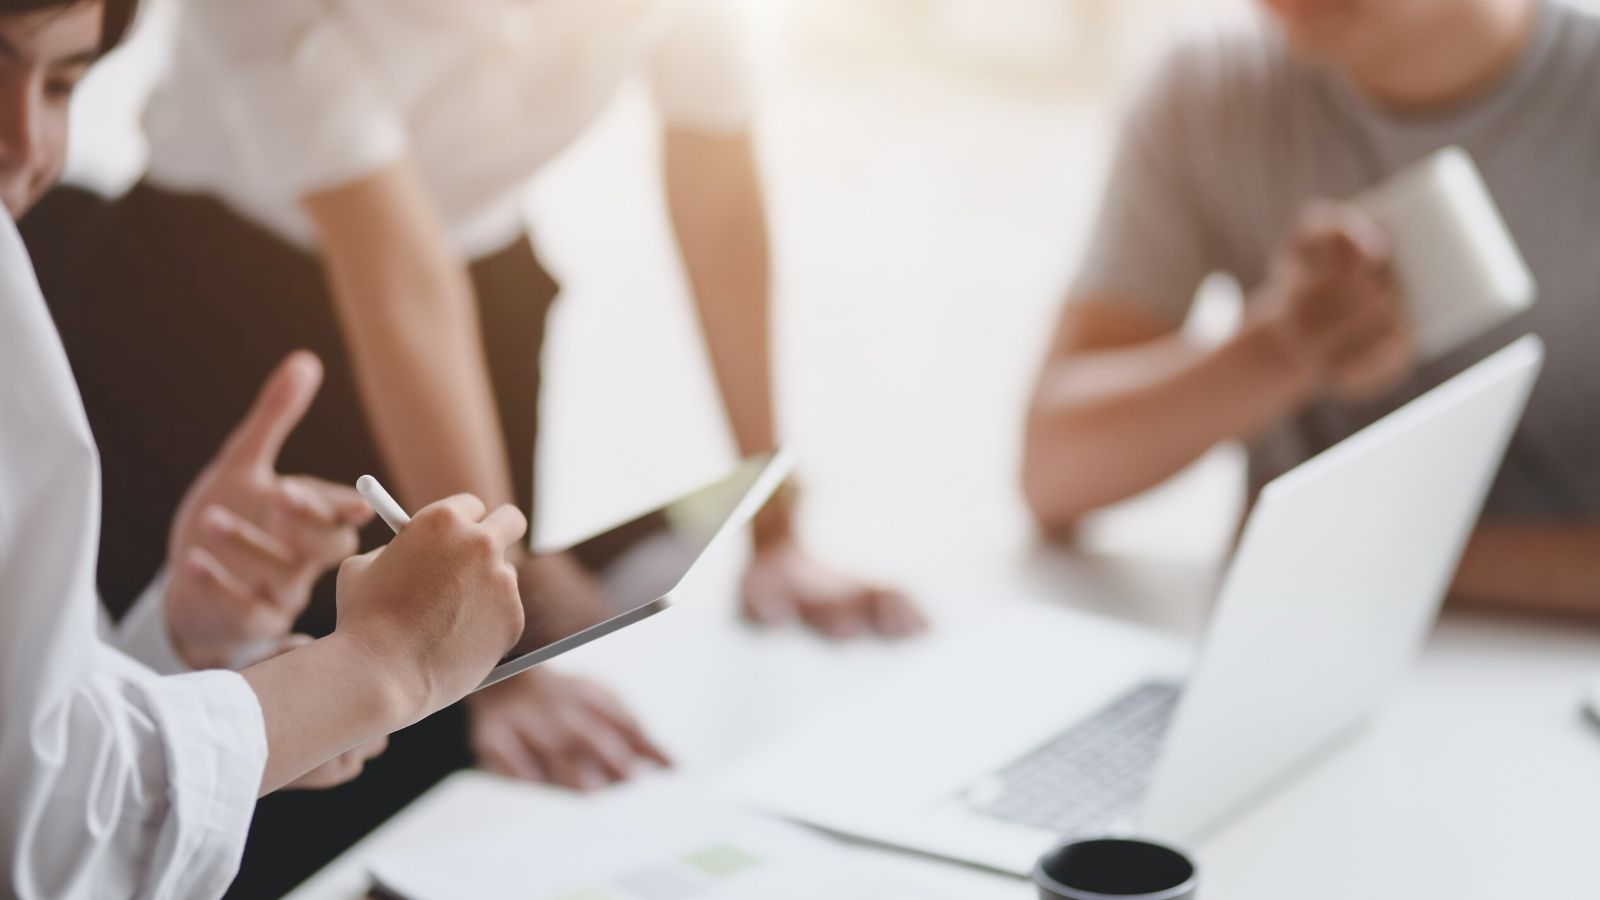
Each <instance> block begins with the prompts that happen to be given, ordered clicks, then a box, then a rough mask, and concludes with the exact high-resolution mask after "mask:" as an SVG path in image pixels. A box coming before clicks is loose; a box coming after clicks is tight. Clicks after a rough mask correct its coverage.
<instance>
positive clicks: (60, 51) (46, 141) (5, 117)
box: [0, 0, 104, 219]
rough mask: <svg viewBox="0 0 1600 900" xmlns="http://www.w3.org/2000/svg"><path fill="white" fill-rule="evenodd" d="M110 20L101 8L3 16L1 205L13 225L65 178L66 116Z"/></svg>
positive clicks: (91, 3) (88, 1) (89, 4)
mask: <svg viewBox="0 0 1600 900" xmlns="http://www.w3.org/2000/svg"><path fill="white" fill-rule="evenodd" d="M103 17H104V10H103V9H102V8H101V3H100V2H99V0H83V2H79V3H71V4H64V5H61V6H56V7H49V8H46V9H43V10H38V11H34V12H24V13H0V202H3V203H4V204H5V206H6V209H7V210H9V211H10V213H11V216H12V218H14V219H19V218H21V217H22V215H23V213H25V212H27V210H28V209H29V208H30V207H32V206H33V204H34V203H35V202H36V201H37V200H38V199H39V198H40V197H41V196H43V195H44V192H45V191H47V190H49V189H50V186H51V185H52V184H54V183H55V181H56V179H57V178H59V177H60V176H61V167H62V165H63V164H64V163H65V162H66V158H67V108H68V105H69V101H70V100H71V99H72V92H73V89H75V88H76V87H77V86H78V82H79V81H80V80H82V78H83V76H84V74H85V73H87V72H88V70H89V66H90V65H92V64H93V63H94V61H95V58H96V57H97V56H98V54H99V49H100V28H101V20H102V18H103Z"/></svg>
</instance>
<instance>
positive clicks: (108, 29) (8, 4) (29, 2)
mask: <svg viewBox="0 0 1600 900" xmlns="http://www.w3.org/2000/svg"><path fill="white" fill-rule="evenodd" d="M94 2H98V3H100V4H101V6H103V7H104V8H105V18H104V20H103V24H102V25H101V26H100V52H101V54H106V53H110V52H111V51H112V50H114V49H115V48H116V46H117V45H118V44H120V43H122V39H123V38H124V37H126V36H127V34H128V28H129V26H131V25H132V24H133V16H134V14H135V13H136V12H138V10H139V0H0V15H4V14H7V13H12V14H15V13H27V12H38V11H39V10H43V9H53V8H55V7H65V6H77V5H78V4H80V3H94Z"/></svg>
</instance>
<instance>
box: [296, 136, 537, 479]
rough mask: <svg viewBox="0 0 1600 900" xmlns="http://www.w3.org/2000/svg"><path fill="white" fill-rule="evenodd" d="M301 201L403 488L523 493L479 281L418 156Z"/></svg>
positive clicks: (367, 400) (374, 420) (373, 421)
mask: <svg viewBox="0 0 1600 900" xmlns="http://www.w3.org/2000/svg"><path fill="white" fill-rule="evenodd" d="M303 202H304V206H305V209H306V210H307V211H308V213H309V214H310V216H311V218H312V220H313V222H314V223H315V224H316V226H317V230H318V234H319V247H320V250H321V253H322V257H323V263H324V265H325V267H326V269H327V276H328V279H329V285H330V287H331V289H332V291H331V292H332V295H333V298H334V304H335V306H336V308H337V311H338V314H339V320H340V323H341V325H342V326H343V330H344V339H345V342H346V344H347V346H348V348H349V351H350V357H351V359H352V361H353V365H354V369H355V377H356V384H357V387H358V389H359V390H360V393H361V399H362V405H363V408H364V410H365V413H366V416H367V418H368V422H369V424H370V426H371V428H372V430H373V433H374V434H375V435H376V437H377V442H378V447H379V450H380V452H381V453H382V455H383V458H384V462H385V463H386V465H388V467H389V468H390V470H391V471H392V472H393V473H394V479H395V486H396V493H397V494H398V495H399V496H400V497H401V499H402V501H403V502H405V503H407V504H408V505H412V506H420V505H422V504H424V503H429V502H432V501H434V500H438V499H439V498H441V497H445V496H448V495H450V494H454V493H457V492H468V493H472V494H475V495H477V496H480V497H483V498H484V499H485V500H486V501H487V502H489V503H493V504H499V503H511V502H514V499H515V498H514V496H513V493H512V488H511V483H512V482H511V474H510V469H509V464H508V462H507V460H506V455H505V440H504V438H503V437H502V434H501V430H500V420H499V415H498V413H497V412H496V411H495V405H494V400H493V396H492V394H491V388H490V384H489V376H488V366H487V363H486V362H485V360H484V351H483V339H482V334H481V332H480V330H479V323H478V314H477V307H476V304H475V303H474V300H473V288H472V283H471V280H470V278H469V276H468V274H467V268H466V264H465V262H464V261H463V260H461V259H460V258H459V256H458V255H457V254H456V252H455V251H454V249H453V248H452V247H451V245H450V241H449V239H448V237H447V235H446V234H445V232H444V228H443V225H442V224H441V222H440V221H439V217H438V215H437V214H436V212H435V211H434V209H433V206H432V203H431V202H430V200H429V198H428V196H427V193H426V191H425V189H424V187H423V185H422V184H421V182H420V180H419V178H418V176H417V175H416V173H415V171H414V169H413V168H412V166H411V164H410V163H409V162H404V161H402V162H399V163H395V164H392V165H389V166H386V167H384V168H382V169H381V170H378V171H376V172H374V173H372V174H369V175H366V176H364V177H362V178H360V179H358V180H356V181H352V182H350V183H348V184H344V185H340V186H338V187H334V188H330V189H326V190H322V191H318V192H316V193H312V194H309V195H307V196H306V197H305V198H303Z"/></svg>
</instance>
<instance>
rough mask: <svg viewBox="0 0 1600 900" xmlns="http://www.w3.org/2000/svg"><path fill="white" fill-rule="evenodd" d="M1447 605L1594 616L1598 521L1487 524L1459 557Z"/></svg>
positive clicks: (1599, 564)
mask: <svg viewBox="0 0 1600 900" xmlns="http://www.w3.org/2000/svg"><path fill="white" fill-rule="evenodd" d="M1450 599H1451V602H1453V603H1457V604H1460V605H1463V606H1471V607H1478V608H1485V609H1503V610H1511V611H1524V612H1533V613H1553V614H1557V615H1564V616H1578V617H1583V618H1590V619H1594V618H1600V522H1581V523H1574V524H1543V523H1536V522H1505V521H1494V520H1488V521H1485V522H1483V523H1482V524H1480V525H1479V526H1478V529H1477V531H1475V532H1474V533H1473V535H1472V539H1471V540H1470V541H1469V542H1468V544H1467V549H1466V553H1465V554H1464V555H1463V556H1462V559H1461V567H1460V568H1459V569H1458V570H1457V571H1456V578H1455V583H1454V585H1453V586H1452V588H1451V591H1450Z"/></svg>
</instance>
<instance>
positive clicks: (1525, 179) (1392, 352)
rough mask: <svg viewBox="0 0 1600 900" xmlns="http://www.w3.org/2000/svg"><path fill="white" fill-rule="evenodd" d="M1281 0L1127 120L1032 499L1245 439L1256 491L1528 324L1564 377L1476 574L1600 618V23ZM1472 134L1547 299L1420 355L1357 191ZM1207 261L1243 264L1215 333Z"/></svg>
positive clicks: (1070, 314)
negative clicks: (1229, 320)
mask: <svg viewBox="0 0 1600 900" xmlns="http://www.w3.org/2000/svg"><path fill="white" fill-rule="evenodd" d="M1266 5H1267V6H1268V7H1269V8H1270V11H1271V13H1272V16H1271V17H1270V19H1269V20H1267V21H1264V22H1259V23H1256V25H1255V26H1252V27H1248V28H1241V29H1238V30H1234V31H1231V32H1228V33H1223V34H1219V35H1210V36H1207V37H1205V38H1203V39H1197V40H1194V41H1192V42H1190V43H1188V44H1186V45H1184V46H1182V47H1181V48H1180V49H1178V50H1177V51H1176V52H1174V53H1172V54H1171V55H1170V57H1169V58H1168V59H1167V60H1166V63H1165V65H1164V66H1163V67H1162V68H1161V69H1160V71H1159V73H1158V74H1157V76H1156V77H1155V79H1154V81H1153V83H1152V84H1151V85H1149V87H1148V89H1147V90H1146V91H1145V93H1144V94H1143V97H1142V99H1141V100H1140V101H1139V102H1138V103H1137V104H1136V106H1135V107H1134V109H1133V110H1132V113H1131V115H1130V116H1129V118H1128V120H1127V122H1126V124H1125V126H1124V128H1123V132H1122V135H1121V140H1120V144H1119V148H1118V150H1117V154H1116V158H1115V162H1114V165H1113V169H1112V173H1111V176H1110V181H1109V185H1108V187H1107V191H1106V195H1105V198H1104V201H1103V206H1102V208H1101V211H1100V214H1099V220H1098V223H1097V225H1096V227H1095V229H1094V232H1093V234H1094V237H1093V239H1092V241H1091V245H1090V247H1089V250H1088V254H1087V257H1086V258H1085V259H1084V261H1083V263H1082V267H1081V270H1080V272H1079V273H1078V276H1077V279H1076V281H1075V283H1074V285H1073V287H1072V289H1071V292H1070V297H1069V300H1068V303H1067V305H1066V308H1065V310H1064V311H1063V313H1062V315H1061V319H1060V323H1059V327H1058V329H1057V331H1056V334H1055V336H1054V339H1053V343H1052V345H1051V347H1050V350H1049V357H1048V360H1047V362H1046V364H1045V367H1044V371H1043V373H1042V374H1041V376H1040V378H1039V381H1038V384H1037V386H1036V389H1035V392H1034V396H1033V400H1032V406H1031V409H1030V412H1029V417H1028V424H1027V439H1026V450H1025V459H1024V463H1023V469H1024V474H1023V481H1024V490H1025V493H1026V495H1027V499H1028V502H1029V504H1030V506H1031V508H1032V510H1033V513H1034V515H1035V516H1036V518H1037V519H1038V521H1039V523H1040V524H1041V526H1042V527H1043V528H1045V529H1046V530H1048V531H1052V532H1063V531H1066V530H1069V529H1070V528H1071V527H1072V526H1073V525H1074V524H1075V523H1077V522H1078V521H1079V520H1080V519H1081V518H1082V517H1083V516H1084V515H1085V514H1086V513H1088V512H1090V511H1092V510H1094V509H1096V508H1099V507H1102V506H1105V505H1107V504H1110V503H1114V502H1116V501H1119V500H1122V499H1123V498H1126V497H1128V496H1130V495H1133V494H1135V493H1137V492H1139V491H1142V490H1144V489H1146V488H1149V487H1151V486H1153V485H1155V484H1157V483H1159V482H1161V481H1162V480H1163V479H1166V478H1167V477H1169V476H1171V475H1173V474H1174V473H1176V472H1178V471H1179V470H1180V469H1182V468H1183V467H1184V466H1186V465H1187V464H1188V463H1190V462H1192V461H1193V460H1195V459H1196V458H1197V457H1199V456H1200V455H1201V454H1202V453H1204V452H1205V451H1206V450H1207V449H1209V448H1210V447H1212V446H1214V445H1216V444H1218V443H1219V442H1223V441H1230V440H1239V441H1244V442H1246V443H1247V444H1248V446H1249V451H1250V454H1249V455H1250V483H1251V486H1252V492H1253V491H1254V489H1257V488H1259V487H1260V486H1261V485H1263V484H1265V483H1266V482H1267V481H1268V480H1270V479H1271V478H1273V477H1275V476H1276V475H1278V474H1280V473H1282V472H1284V471H1286V470H1287V469H1289V468H1290V467H1292V466H1294V465H1296V464H1297V463H1299V462H1301V461H1303V460H1305V459H1306V458H1308V457H1310V456H1311V455H1313V454H1315V453H1317V452H1318V451H1320V450H1322V449H1324V448H1326V447H1328V446H1330V445H1332V444H1334V443H1335V442H1337V441H1339V440H1340V439H1341V438H1343V437H1345V436H1347V435H1349V434H1351V433H1353V432H1354V431H1356V430H1358V429H1360V428H1361V427H1362V426H1363V425H1365V424H1367V423H1369V422H1371V421H1373V420H1374V419H1376V418H1377V417H1379V416H1380V415H1382V414H1383V413H1385V412H1387V411H1389V410H1391V409H1393V408H1395V407H1396V406H1398V405H1399V404H1400V403H1402V402H1404V401H1405V400H1407V399H1409V398H1410V397H1413V396H1415V395H1417V394H1418V393H1420V392H1421V391H1422V390H1424V389H1425V388H1426V387H1428V386H1430V385H1432V384H1436V383H1438V382H1439V381H1441V380H1442V379H1444V378H1445V377H1447V376H1449V375H1451V374H1453V373H1454V372H1456V371H1458V370H1460V369H1461V368H1464V367H1465V366H1466V365H1468V364H1470V363H1472V362H1474V361H1476V360H1478V359H1480V358H1481V357H1482V356H1484V355H1485V354H1486V353H1487V352H1488V351H1490V350H1492V349H1496V348H1498V347H1500V346H1502V345H1504V344H1505V343H1507V342H1508V341H1509V340H1510V339H1511V338H1512V337H1514V336H1516V335H1519V334H1521V333H1524V332H1528V331H1532V332H1535V333H1537V334H1539V335H1541V336H1542V337H1543V338H1544V340H1545V342H1546V344H1547V346H1548V362H1547V365H1546V369H1545V372H1544V377H1543V380H1542V382H1541V384H1540V385H1539V386H1538V388H1537V390H1536V391H1535V393H1534V396H1533V398H1532V401H1531V403H1530V405H1529V407H1528V410H1527V415H1526V418H1525V419H1524V421H1523V422H1522V424H1521V427H1520V429H1519V431H1518V432H1517V435H1516V437H1515V439H1514V440H1513V443H1512V446H1511V449H1510V452H1509V455H1508V456H1507V458H1506V462H1505V464H1504V467H1503V469H1502V471H1501V473H1500V476H1499V478H1498V481H1497V483H1496V485H1495V487H1494V489H1493V491H1492V495H1491V497H1490V499H1489V502H1488V505H1487V508H1486V512H1485V517H1484V520H1483V522H1482V523H1481V524H1480V526H1479V527H1478V530H1477V531H1476V533H1475V534H1474V536H1473V538H1472V540H1471V542H1470V545H1469V547H1468V549H1467V552H1466V555H1465V558H1464V561H1463V563H1462V566H1461V569H1460V571H1459V573H1458V575H1457V580H1456V583H1455V586H1454V590H1453V596H1454V597H1455V598H1456V599H1457V600H1458V601H1466V602H1471V603H1477V604H1494V605H1499V606H1507V607H1515V608H1519V609H1527V610H1540V611H1551V612H1560V613H1572V614H1586V615H1600V467H1597V466H1596V465H1595V460H1596V459H1600V429H1597V428H1595V427H1594V425H1593V420H1594V419H1593V417H1594V409H1595V400H1596V398H1597V397H1600V366H1597V365H1595V364H1594V363H1593V361H1592V358H1591V354H1592V348H1591V346H1590V345H1591V344H1592V343H1593V338H1594V335H1595V334H1597V333H1600V305H1597V303H1596V296H1597V295H1600V254H1596V253H1595V252H1594V249H1593V247H1592V244H1593V242H1594V228H1593V223H1592V218H1593V210H1594V209H1595V208H1596V204H1597V203H1600V177H1596V176H1597V174H1600V117H1597V115H1596V112H1597V111H1600V20H1597V19H1596V18H1595V17H1594V16H1593V15H1590V14H1589V13H1586V12H1580V11H1577V10H1575V9H1573V8H1570V7H1568V6H1567V5H1565V4H1564V3H1561V2H1557V0H1381V2H1380V0H1371V2H1355V3H1345V2H1328V0H1270V2H1267V3H1266ZM1451 144H1457V145H1460V146H1462V147H1464V148H1466V150H1467V151H1468V152H1469V153H1471V154H1472V156H1473V157H1474V159H1475V160H1476V161H1477V163H1478V165H1479V167H1480V168H1481V169H1482V171H1483V175H1484V178H1485V180H1486V181H1487V183H1488V185H1489V188H1490V191H1491V193H1492V194H1493V195H1494V196H1495V198H1496V201H1497V203H1498V204H1499V205H1500V207H1501V209H1502V211H1503V213H1504V215H1505V217H1506V220H1507V222H1508V224H1509V225H1510V228H1511V231H1512V233H1513V234H1514V235H1515V237H1516V239H1517V241H1518V243H1519V245H1520V246H1521V248H1522V250H1523V252H1524V254H1525V255H1526V257H1527V260H1528V263H1529V265H1530V267H1531V268H1532V270H1533V274H1534V278H1535V280H1536V281H1537V282H1538V284H1539V288H1540V291H1539V299H1538V302H1537V303H1536V304H1535V305H1534V306H1533V308H1532V309H1531V310H1530V311H1529V312H1527V313H1525V314H1523V315H1520V316H1518V317H1517V318H1516V319H1515V320H1513V321H1511V322H1509V323H1507V324H1505V325H1504V326H1502V327H1499V328H1496V329H1494V330H1492V331H1491V332H1490V333H1488V334H1486V335H1484V336H1483V337H1481V338H1480V339H1477V340H1475V341H1473V342H1471V343H1470V345H1469V346H1465V347H1462V348H1460V349H1459V350H1458V351H1455V352H1452V353H1449V354H1447V355H1446V356H1445V357H1444V358H1442V359H1438V360H1433V361H1428V362H1426V363H1421V362H1419V359H1418V357H1417V354H1416V352H1415V349H1414V347H1413V344H1412V341H1411V337H1410V327H1409V325H1408V323H1407V321H1406V319H1405V316H1404V314H1403V312H1402V308H1401V305H1400V303H1401V297H1400V296H1399V290H1398V288H1397V286H1396V284H1395V281H1394V278H1393V275H1392V273H1391V271H1390V268H1389V249H1388V243H1387V238H1386V235H1384V234H1383V233H1382V232H1381V230H1380V229H1378V228H1377V227H1376V226H1375V225H1374V224H1373V223H1372V222H1371V221H1370V220H1368V219H1366V218H1364V217H1363V216H1362V215H1361V214H1360V213H1358V212H1357V211H1355V210H1354V209H1352V208H1351V207H1349V206H1348V205H1345V204H1341V203H1339V202H1338V201H1339V199H1340V198H1347V197H1350V196H1351V195H1353V194H1354V193H1356V192H1358V191H1360V190H1362V189H1363V188H1366V187H1369V186H1371V185H1373V184H1375V183H1377V182H1379V181H1381V180H1382V179H1383V178H1385V177H1386V176H1388V175H1390V174H1393V173H1394V172H1396V171H1398V170H1400V169H1402V168H1404V167H1405V166H1407V165H1408V164H1410V163H1412V162H1414V161H1416V160H1418V159H1420V158H1422V157H1424V156H1426V155H1428V154H1429V153H1431V152H1433V151H1435V150H1438V149H1440V148H1442V147H1445V146H1448V145H1451ZM1211 273H1225V274H1227V275H1229V276H1231V277H1233V278H1234V279H1236V280H1237V281H1238V282H1239V283H1240V284H1241V285H1243V286H1244V288H1245V292H1246V300H1245V316H1244V322H1243V325H1242V327H1241V329H1240V330H1239V331H1238V333H1237V334H1235V335H1234V336H1233V337H1232V338H1231V339H1229V340H1227V341H1226V342H1224V343H1222V344H1221V345H1220V346H1216V347H1210V348H1204V347H1199V346H1195V345H1194V344H1192V343H1191V342H1190V341H1188V340H1186V339H1185V338H1184V337H1183V336H1182V335H1181V334H1180V327H1181V325H1182V323H1183V321H1184V318H1185V315H1186V313H1187V311H1188V309H1189V307H1190V304H1191V301H1192V299H1193V297H1194V294H1195V291H1196V289H1197V288H1198V286H1199V285H1200V283H1201V281H1202V279H1204V278H1205V277H1206V276H1208V275H1209V274H1211ZM1252 495H1253V493H1252Z"/></svg>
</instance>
